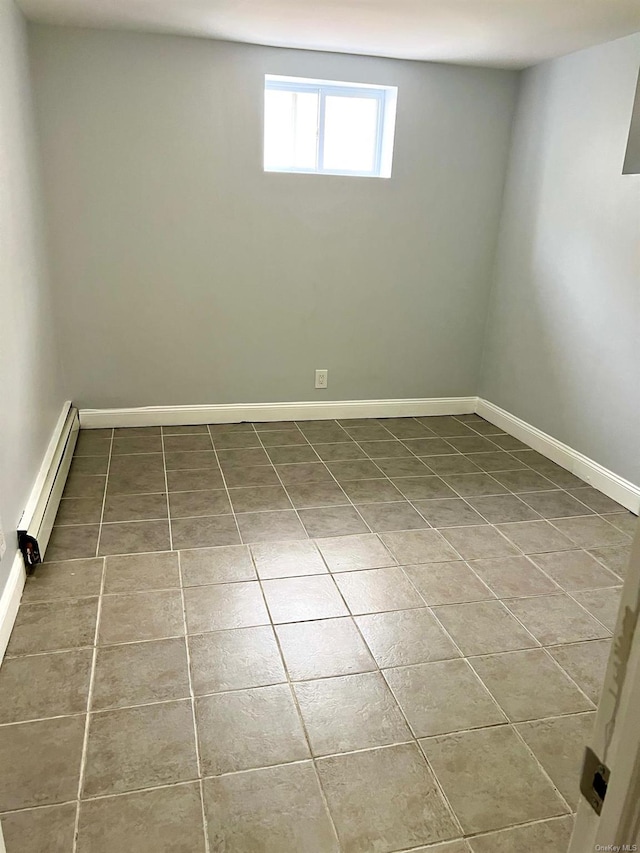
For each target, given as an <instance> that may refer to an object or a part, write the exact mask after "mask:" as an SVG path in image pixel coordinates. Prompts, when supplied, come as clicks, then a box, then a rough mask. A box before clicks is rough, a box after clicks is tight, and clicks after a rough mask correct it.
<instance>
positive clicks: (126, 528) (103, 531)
mask: <svg viewBox="0 0 640 853" xmlns="http://www.w3.org/2000/svg"><path fill="white" fill-rule="evenodd" d="M170 548H171V544H170V539H169V522H168V521H130V522H120V523H114V524H103V525H102V527H101V528H100V545H99V548H98V554H99V555H100V556H105V555H107V554H140V553H143V552H146V551H168V550H169V549H170Z"/></svg>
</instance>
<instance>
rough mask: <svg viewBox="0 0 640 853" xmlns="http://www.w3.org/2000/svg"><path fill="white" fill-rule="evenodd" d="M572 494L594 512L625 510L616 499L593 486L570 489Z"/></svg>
mask: <svg viewBox="0 0 640 853" xmlns="http://www.w3.org/2000/svg"><path fill="white" fill-rule="evenodd" d="M570 494H572V495H573V496H574V498H577V499H578V500H579V501H581V503H583V504H586V505H587V506H588V507H590V509H592V510H593V511H594V512H598V513H601V514H602V513H605V512H606V513H609V512H623V513H624V512H625V509H624V507H623V506H622V505H621V504H619V503H616V501H614V500H612V499H611V498H609V497H607V495H604V494H603V493H602V492H599V491H598V490H597V489H594V488H592V487H591V486H586V485H585V486H584V487H583V488H578V489H570Z"/></svg>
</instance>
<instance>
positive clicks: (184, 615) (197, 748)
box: [163, 443, 210, 853]
mask: <svg viewBox="0 0 640 853" xmlns="http://www.w3.org/2000/svg"><path fill="white" fill-rule="evenodd" d="M163 447H164V443H163ZM177 553H178V575H179V579H180V598H181V600H182V622H183V627H184V647H185V653H186V656H187V679H188V682H189V696H190V700H191V716H192V720H193V737H194V745H195V753H196V766H197V768H198V788H199V791H200V808H201V811H202V832H203V835H204V845H205V853H209V849H210V848H209V830H208V827H207V814H206V810H205V805H204V786H203V782H202V760H201V756H200V743H199V740H198V723H197V719H196V703H195V695H194V690H193V677H192V674H191V652H190V649H189V634H188V629H187V607H186V603H185V597H184V585H183V583H182V563H181V560H180V551H178V552H177Z"/></svg>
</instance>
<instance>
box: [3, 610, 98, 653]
mask: <svg viewBox="0 0 640 853" xmlns="http://www.w3.org/2000/svg"><path fill="white" fill-rule="evenodd" d="M97 615H98V599H97V598H78V599H74V598H69V599H66V600H64V601H52V602H42V603H41V604H23V605H21V607H20V609H19V610H18V615H17V617H16V621H15V623H14V626H13V631H12V632H11V638H10V640H9V645H8V646H7V654H8V655H27V654H34V653H37V652H47V651H54V650H56V649H74V648H79V647H81V646H91V645H93V641H94V637H95V630H96V619H97Z"/></svg>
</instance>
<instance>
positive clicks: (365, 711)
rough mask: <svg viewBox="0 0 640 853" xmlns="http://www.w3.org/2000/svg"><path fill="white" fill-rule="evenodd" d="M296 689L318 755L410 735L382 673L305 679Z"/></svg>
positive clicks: (370, 745)
mask: <svg viewBox="0 0 640 853" xmlns="http://www.w3.org/2000/svg"><path fill="white" fill-rule="evenodd" d="M294 689H295V692H296V697H297V700H298V704H299V706H300V711H301V713H302V719H303V720H304V724H305V727H306V730H307V734H308V736H309V742H310V743H311V750H312V752H313V755H331V754H334V753H337V752H350V751H352V750H356V749H368V748H370V747H374V746H384V745H385V744H390V743H402V742H405V741H409V740H411V732H410V731H409V729H408V728H407V725H406V723H405V721H404V717H403V716H402V714H401V712H400V709H399V708H398V705H397V703H396V700H395V699H394V698H393V695H392V694H391V692H390V690H389V688H388V687H387V685H386V683H385V680H384V678H383V677H382V676H381V675H380V673H379V672H366V673H362V674H359V675H344V676H339V677H336V678H321V679H319V680H318V681H302V682H298V683H297V684H296V685H295V688H294Z"/></svg>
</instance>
